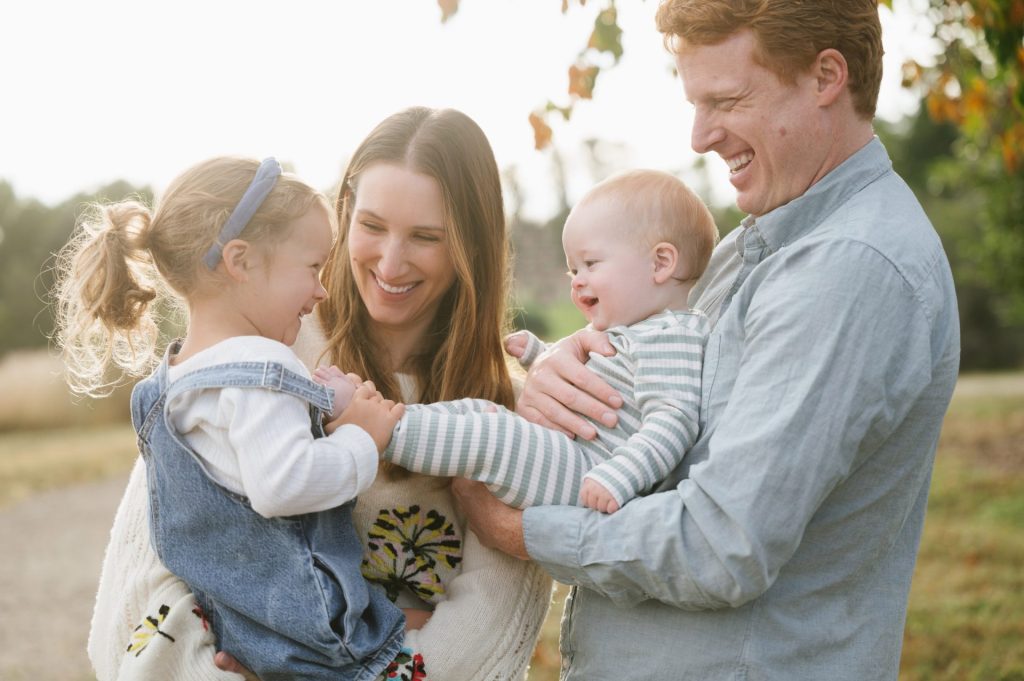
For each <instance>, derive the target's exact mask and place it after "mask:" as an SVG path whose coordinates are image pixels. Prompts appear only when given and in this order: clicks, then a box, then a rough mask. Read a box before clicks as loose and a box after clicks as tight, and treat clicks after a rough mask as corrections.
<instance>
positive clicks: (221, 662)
mask: <svg viewBox="0 0 1024 681" xmlns="http://www.w3.org/2000/svg"><path fill="white" fill-rule="evenodd" d="M213 663H214V664H215V665H216V666H217V669H223V670H224V671H226V672H235V673H236V674H241V675H242V676H244V677H245V681H260V680H259V677H257V676H256V675H255V674H253V673H252V672H251V671H249V670H248V669H246V668H245V667H243V666H242V663H241V662H239V661H238V660H236V659H235V658H234V657H233V656H232V655H231V654H230V653H225V652H224V651H223V650H222V651H220V652H219V653H217V654H216V655H214V656H213Z"/></svg>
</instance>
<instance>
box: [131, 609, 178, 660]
mask: <svg viewBox="0 0 1024 681" xmlns="http://www.w3.org/2000/svg"><path fill="white" fill-rule="evenodd" d="M170 611H171V607H170V606H169V605H161V606H160V610H159V611H157V616H156V617H153V616H152V615H147V616H146V618H145V619H144V620H142V624H140V625H139V626H137V627H135V629H134V631H133V632H132V640H131V641H130V642H129V643H128V651H127V652H129V653H135V657H138V656H139V655H141V654H142V651H143V650H145V649H146V647H147V646H148V645H149V644H150V643H151V642H152V641H153V638H154V637H155V636H157V635H160V636H163V637H164V638H166V639H168V640H169V641H170V642H171V643H174V637H173V636H171V635H170V634H166V633H164V632H163V631H160V625H161V624H163V623H164V620H165V619H167V613H169V612H170Z"/></svg>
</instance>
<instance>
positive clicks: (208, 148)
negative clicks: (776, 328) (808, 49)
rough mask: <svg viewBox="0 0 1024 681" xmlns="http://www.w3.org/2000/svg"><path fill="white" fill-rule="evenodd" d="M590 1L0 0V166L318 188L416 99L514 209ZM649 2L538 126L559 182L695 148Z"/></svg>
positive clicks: (890, 63) (77, 180)
mask: <svg viewBox="0 0 1024 681" xmlns="http://www.w3.org/2000/svg"><path fill="white" fill-rule="evenodd" d="M913 1H914V2H920V0H913ZM603 4H604V3H602V2H599V1H598V0H592V1H591V2H590V3H588V4H587V6H585V7H582V8H581V7H579V6H578V4H577V3H576V2H573V3H572V7H571V8H570V10H569V12H568V13H567V14H565V15H563V14H561V12H560V6H561V3H560V2H559V1H558V0H532V1H529V2H527V1H524V0H462V1H461V6H460V9H459V12H458V14H456V15H455V16H454V17H452V18H451V19H450V20H449V21H448V22H447V23H445V24H442V23H441V22H440V10H439V9H438V6H437V3H436V1H435V0H294V1H292V2H288V3H280V2H268V1H264V0H176V1H175V2H155V1H154V0H93V1H90V2H61V1H60V0H37V1H34V2H12V3H4V6H3V9H0V26H3V31H2V39H0V63H2V64H3V65H4V79H3V85H2V89H3V103H2V104H0V112H2V116H0V178H3V179H5V180H7V181H9V182H11V183H12V184H13V185H14V188H15V191H16V192H17V193H18V195H19V196H21V197H35V198H38V199H40V200H42V201H45V202H57V201H60V200H63V199H65V198H68V197H69V196H71V195H73V194H74V193H75V192H77V191H81V190H92V189H96V188H98V187H99V186H101V185H103V184H105V183H107V182H110V181H112V180H115V179H125V180H128V181H130V182H132V183H135V184H139V185H142V184H149V185H151V186H153V187H154V188H155V189H156V190H157V191H160V190H161V189H162V188H163V187H164V186H165V185H166V184H167V182H168V181H169V180H170V179H171V178H173V177H174V176H175V175H176V174H177V173H178V172H180V171H181V170H183V169H185V168H186V167H188V166H190V165H191V164H193V163H195V162H197V161H200V160H203V159H205V158H208V157H211V156H215V155H219V154H238V155H246V156H254V157H264V156H270V155H273V156H277V157H278V158H279V159H280V160H282V161H284V162H289V163H291V164H292V165H293V167H294V169H295V171H296V172H297V173H298V174H299V175H300V176H302V177H303V178H305V179H306V180H307V181H309V182H310V183H312V184H314V185H315V186H318V187H321V188H323V189H325V190H327V189H330V188H331V187H332V186H333V184H334V182H335V181H336V180H337V178H338V176H339V175H340V173H341V170H342V166H343V164H344V162H345V160H346V159H347V158H348V155H349V154H350V153H351V152H352V151H353V150H354V148H355V146H356V145H357V144H358V143H359V141H360V140H361V139H362V138H363V137H364V136H365V135H366V133H368V132H369V131H370V129H371V128H372V127H373V126H374V125H375V124H376V123H377V122H379V121H380V120H381V119H383V118H384V117H386V116H387V115H389V114H391V113H393V112H395V111H398V110H399V109H402V108H404V107H407V106H411V105H416V104H422V105H427V106H434V107H454V108H458V109H461V110H462V111H464V112H466V113H467V114H469V115H470V116H472V117H473V118H474V119H475V120H476V121H477V122H478V123H479V124H480V126H481V127H482V128H483V130H484V132H486V133H487V135H488V137H489V138H490V140H491V143H492V145H493V146H494V150H495V154H496V156H497V159H498V164H499V166H500V167H502V168H506V167H509V166H513V165H514V166H516V168H517V171H518V174H519V177H520V181H521V183H522V184H523V186H524V189H525V193H526V194H527V196H528V198H529V201H528V203H527V205H526V212H527V214H529V215H531V216H533V217H538V218H541V219H543V218H545V217H547V215H549V214H550V212H551V210H552V209H553V207H554V199H553V194H552V191H551V187H552V185H553V180H552V179H551V178H552V173H553V171H552V162H551V155H550V152H548V153H539V152H536V151H534V150H533V134H532V131H531V129H530V126H529V124H528V123H527V116H528V114H529V112H530V111H531V110H533V109H534V108H537V107H539V106H541V105H542V104H543V103H544V102H545V101H546V100H547V99H549V98H550V99H552V100H554V101H555V102H556V103H564V102H566V101H567V95H564V94H563V93H564V92H565V88H566V80H567V75H566V74H567V69H568V66H569V64H571V63H572V62H573V60H574V58H575V56H576V55H577V54H578V52H579V51H580V48H581V47H582V46H583V45H584V44H585V42H586V39H587V37H588V36H589V34H590V30H591V28H592V26H593V19H594V16H595V15H596V13H597V11H598V9H599V8H600V6H602V5H603ZM657 5H658V2H657V0H620V1H619V2H618V3H617V7H618V10H619V23H620V26H621V27H622V28H623V30H624V35H623V43H624V47H625V56H624V57H623V59H622V62H621V63H620V65H619V66H618V67H616V68H615V69H613V70H611V71H608V72H606V73H603V74H602V75H601V76H600V78H599V79H598V82H597V88H596V91H595V99H594V100H593V101H590V102H583V103H581V104H580V105H578V106H577V108H576V112H575V114H574V116H573V120H572V122H571V123H570V124H568V125H556V126H555V142H556V144H557V146H558V147H559V148H560V149H561V150H562V151H563V152H564V154H565V157H566V168H567V177H568V182H569V199H570V200H573V199H575V198H577V197H578V196H579V195H580V194H581V193H582V192H583V191H584V190H585V189H586V187H587V186H589V184H591V182H592V181H593V180H594V178H593V177H592V175H591V172H590V168H589V165H588V161H587V160H586V155H585V154H584V153H583V151H582V140H585V139H588V138H595V137H596V138H600V139H602V140H604V141H607V142H608V143H609V145H610V147H611V148H613V149H615V150H616V151H615V152H614V155H613V156H612V157H611V158H610V162H611V163H612V166H613V168H614V169H620V168H625V167H641V166H643V167H651V168H660V169H664V170H668V171H675V172H680V171H684V170H685V169H686V168H688V167H689V166H690V164H691V163H692V162H693V160H694V158H695V155H694V153H693V152H692V151H691V150H690V148H689V130H690V120H691V109H690V107H689V105H688V104H687V103H686V102H685V100H684V99H683V92H682V87H681V85H680V83H679V82H678V80H676V79H674V78H673V76H672V75H671V72H670V69H671V59H670V57H669V55H668V54H667V53H666V52H665V51H664V49H663V47H662V43H661V36H660V35H659V34H658V33H657V31H656V30H655V28H654V19H653V17H654V13H655V11H656V9H657ZM902 9H903V10H905V11H904V12H902V13H899V14H897V15H895V16H893V15H892V14H890V13H889V12H888V11H887V10H883V27H884V39H885V48H886V52H887V55H886V57H887V58H886V64H885V67H886V77H885V80H884V82H883V85H882V95H881V98H880V99H881V101H880V108H879V114H880V115H881V116H882V117H884V118H887V119H890V120H892V119H896V118H899V117H900V116H901V115H903V114H906V113H909V112H911V111H913V109H914V107H915V102H914V101H913V98H911V97H910V96H909V95H907V94H906V93H904V92H902V91H901V90H900V87H899V65H900V64H901V63H902V62H903V60H904V59H905V58H906V57H907V56H908V54H910V55H911V56H914V57H916V58H919V59H923V60H927V58H928V56H929V54H930V52H929V48H928V41H927V40H925V39H924V38H923V36H925V35H927V33H928V27H927V26H926V25H925V24H924V23H923V22H922V21H921V20H920V19H918V18H916V17H917V16H920V15H919V13H916V12H915V13H911V12H910V11H909V10H908V8H907V6H906V3H904V4H903V5H902ZM708 167H709V169H710V172H711V174H712V177H713V178H714V180H715V182H714V185H713V188H712V193H713V196H712V197H710V198H712V199H713V200H714V201H716V202H717V203H728V202H730V201H731V200H732V199H733V194H732V190H731V188H730V187H729V186H728V184H727V182H726V181H725V177H726V174H727V173H726V169H725V165H724V163H722V162H721V161H719V160H717V159H710V160H709V162H708Z"/></svg>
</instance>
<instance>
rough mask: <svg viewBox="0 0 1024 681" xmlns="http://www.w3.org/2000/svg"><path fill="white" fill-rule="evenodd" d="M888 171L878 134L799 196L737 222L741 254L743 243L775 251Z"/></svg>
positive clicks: (810, 228) (886, 157)
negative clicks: (762, 213) (741, 230)
mask: <svg viewBox="0 0 1024 681" xmlns="http://www.w3.org/2000/svg"><path fill="white" fill-rule="evenodd" d="M890 170H892V161H890V160H889V154H888V153H887V152H886V151H885V147H884V146H883V145H882V142H881V141H880V140H879V139H878V137H874V138H872V140H871V141H870V142H868V143H867V144H865V145H864V146H863V147H861V148H860V149H858V150H857V151H856V152H855V153H854V154H853V155H852V156H850V158H848V159H846V160H845V161H843V162H842V163H840V164H839V165H838V166H836V167H835V168H833V169H832V170H831V172H829V173H828V174H827V175H825V177H823V178H821V179H820V180H818V181H817V182H815V183H814V184H813V185H811V187H810V189H808V190H807V191H806V192H804V193H803V194H802V195H800V196H798V197H797V198H795V199H793V200H792V201H790V202H789V203H787V204H785V205H783V206H779V207H778V208H776V209H775V210H773V211H770V212H768V213H765V214H764V215H761V216H759V217H756V218H755V217H754V216H753V215H748V216H747V217H745V218H744V219H743V221H742V222H741V223H740V225H741V226H742V227H743V228H744V233H743V234H741V235H740V237H741V238H739V239H738V240H737V242H736V245H737V248H738V249H739V252H740V254H741V255H742V254H743V252H744V249H745V244H746V245H750V244H752V243H756V244H758V245H759V246H763V247H764V248H765V249H766V250H767V253H774V252H775V251H777V250H779V249H780V248H782V247H783V246H785V245H787V244H791V243H793V242H794V241H796V240H797V239H799V238H800V237H802V236H804V235H805V234H807V233H808V232H810V231H811V230H813V229H814V228H815V227H816V226H818V225H819V224H821V222H822V220H824V219H825V218H826V217H827V216H828V215H829V214H831V213H832V212H833V211H835V210H836V209H837V208H838V207H839V206H841V205H842V204H843V203H845V202H846V200H847V199H849V198H850V197H851V196H853V195H854V194H856V193H857V192H859V191H860V190H861V189H863V188H864V187H866V186H867V185H869V184H871V183H872V182H874V181H875V180H876V179H878V178H879V177H880V176H882V175H883V174H885V173H886V172H889V171H890ZM744 237H745V238H744ZM767 253H765V255H767ZM762 257H763V256H762Z"/></svg>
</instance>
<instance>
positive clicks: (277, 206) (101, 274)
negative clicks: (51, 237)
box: [54, 157, 329, 396]
mask: <svg viewBox="0 0 1024 681" xmlns="http://www.w3.org/2000/svg"><path fill="white" fill-rule="evenodd" d="M258 167H259V162H258V161H255V160H252V159H243V158H231V157H219V158H214V159H211V160H209V161H204V162H202V163H199V164H198V165H195V166H193V167H192V168H189V169H188V170H186V171H185V172H183V173H182V174H181V175H179V176H178V177H177V178H176V179H175V180H174V181H172V182H171V184H170V186H169V187H168V188H167V191H166V192H164V195H163V197H162V198H161V199H160V201H159V202H157V205H156V206H155V208H153V209H150V208H149V207H148V206H146V205H144V204H143V203H142V202H140V201H135V200H126V201H121V202H118V203H113V204H106V205H103V204H93V205H91V206H90V207H89V209H88V210H87V211H86V212H85V213H84V214H83V216H82V217H81V218H80V219H79V221H78V224H77V225H76V229H75V233H74V234H73V235H72V237H71V239H70V240H69V241H68V243H67V244H66V245H65V246H64V247H63V248H62V249H61V251H60V253H59V254H58V256H57V284H56V289H55V292H54V297H55V299H56V308H57V309H56V316H57V331H56V335H55V340H56V343H57V346H58V347H59V348H60V350H61V352H62V354H63V357H64V365H65V373H66V377H67V381H68V384H69V385H70V386H71V389H72V390H73V391H75V392H77V393H81V394H85V395H92V396H102V395H105V394H108V393H109V392H110V391H111V390H113V389H114V388H115V387H117V386H118V385H120V384H121V383H122V382H123V381H124V379H126V378H128V377H137V376H141V375H143V374H145V373H146V372H147V371H149V370H150V369H151V368H152V367H153V365H154V364H156V362H157V361H158V360H159V354H158V351H159V348H158V347H157V345H158V338H159V333H158V326H157V324H158V322H159V320H158V318H157V314H156V311H155V309H154V308H155V307H156V303H157V301H160V300H163V299H167V300H169V301H170V302H172V303H176V304H177V305H178V306H179V307H182V308H184V306H183V305H181V303H182V302H183V301H187V300H188V299H189V298H191V297H193V296H195V295H198V294H201V293H204V292H206V291H208V290H209V289H210V287H211V286H212V285H214V284H215V283H216V281H217V275H216V273H215V272H214V271H213V270H210V269H209V268H207V266H206V265H205V264H204V263H203V256H204V255H205V254H206V252H207V251H208V250H209V248H210V246H212V245H213V243H214V241H215V239H217V237H218V235H219V232H220V229H221V226H222V225H223V224H224V222H225V221H226V220H227V219H228V216H229V215H231V211H232V210H234V208H235V206H236V205H237V204H238V202H239V200H240V199H241V198H242V194H243V193H245V190H246V188H247V187H248V186H249V183H250V182H252V180H253V178H254V177H255V175H256V170H257V168H258ZM316 203H320V204H321V205H323V206H325V207H327V206H328V204H327V200H326V198H325V197H324V196H323V195H322V194H321V193H320V192H318V191H316V190H315V189H313V188H312V187H310V186H309V185H307V184H305V183H304V182H302V181H301V180H299V179H298V178H296V177H295V176H293V175H290V174H287V173H286V174H282V175H281V176H280V177H279V178H278V180H277V183H276V184H275V185H274V188H273V189H272V190H271V192H270V194H269V195H268V196H267V198H266V199H265V200H264V201H263V203H262V204H261V205H260V208H259V210H257V211H256V214H255V215H254V216H253V218H252V219H251V220H250V221H249V223H248V224H247V225H246V227H245V229H244V230H243V231H242V233H241V235H240V236H239V238H243V239H245V240H247V241H250V242H253V243H258V242H267V243H274V242H276V241H280V240H281V239H284V238H285V237H286V236H287V233H288V230H287V225H288V224H289V223H290V222H292V221H293V220H295V219H297V218H299V217H302V216H303V215H305V213H306V212H307V211H308V210H309V209H310V208H311V207H312V206H313V205H314V204H316ZM328 212H329V211H328ZM112 370H113V373H112Z"/></svg>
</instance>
